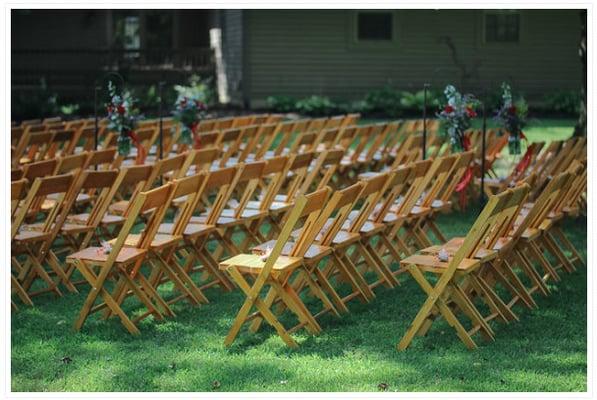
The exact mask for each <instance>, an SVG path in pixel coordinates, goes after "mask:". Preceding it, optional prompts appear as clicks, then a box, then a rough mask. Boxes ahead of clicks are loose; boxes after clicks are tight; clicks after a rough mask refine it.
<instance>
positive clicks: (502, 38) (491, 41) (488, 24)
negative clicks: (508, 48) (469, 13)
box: [482, 10, 522, 45]
mask: <svg viewBox="0 0 597 400" xmlns="http://www.w3.org/2000/svg"><path fill="white" fill-rule="evenodd" d="M500 17H501V18H504V17H506V18H507V17H516V18H515V19H516V22H515V23H512V22H510V23H509V24H510V26H508V24H506V26H505V27H502V29H505V30H508V29H512V25H514V26H515V28H516V31H515V33H513V32H505V33H503V34H502V35H500V34H499V33H500V32H499V30H500V24H501V23H502V24H503V23H504V22H503V21H500ZM489 18H492V19H494V21H489ZM489 29H492V32H490V30H489ZM482 35H483V43H485V44H488V45H517V44H520V42H521V36H522V14H521V12H520V11H519V10H486V11H484V12H483V29H482ZM514 36H515V37H514Z"/></svg>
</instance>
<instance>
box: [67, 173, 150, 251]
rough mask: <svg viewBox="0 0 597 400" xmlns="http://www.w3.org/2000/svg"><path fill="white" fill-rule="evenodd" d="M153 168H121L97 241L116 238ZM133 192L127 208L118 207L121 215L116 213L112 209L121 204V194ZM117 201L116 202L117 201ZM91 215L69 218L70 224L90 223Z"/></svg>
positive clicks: (100, 225) (81, 214) (82, 214)
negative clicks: (119, 197) (119, 195)
mask: <svg viewBox="0 0 597 400" xmlns="http://www.w3.org/2000/svg"><path fill="white" fill-rule="evenodd" d="M151 171H152V167H151V166H150V165H134V166H130V167H124V168H121V169H120V171H119V173H118V177H117V178H116V180H115V181H114V185H113V186H112V189H111V190H110V192H109V194H108V195H107V197H108V200H107V201H108V202H109V206H108V210H107V211H106V212H105V213H103V214H102V216H101V219H100V222H99V225H98V226H97V228H98V231H99V232H98V233H97V236H96V237H97V239H98V240H99V239H107V238H112V237H114V236H116V234H117V230H118V229H119V228H120V227H121V226H122V225H123V224H124V222H125V220H126V218H127V216H128V212H129V211H130V208H131V205H132V203H133V202H134V201H135V198H136V197H137V196H138V194H139V193H140V192H141V191H142V189H143V188H144V187H145V185H146V183H147V180H148V179H149V176H150V174H151ZM127 191H131V192H132V194H131V196H130V199H129V201H127V203H126V204H127V206H126V207H116V209H117V210H120V213H115V212H113V210H112V209H111V207H113V205H114V204H119V201H120V200H117V198H118V194H119V193H121V194H122V193H125V192H127ZM115 200H116V201H115ZM90 217H91V215H90V214H89V213H79V214H76V215H72V216H70V217H69V222H71V223H79V224H86V223H88V221H90Z"/></svg>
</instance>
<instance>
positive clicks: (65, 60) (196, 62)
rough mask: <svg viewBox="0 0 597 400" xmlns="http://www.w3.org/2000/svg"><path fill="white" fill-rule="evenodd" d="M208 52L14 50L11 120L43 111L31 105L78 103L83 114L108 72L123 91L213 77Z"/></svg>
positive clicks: (194, 49)
mask: <svg viewBox="0 0 597 400" xmlns="http://www.w3.org/2000/svg"><path fill="white" fill-rule="evenodd" d="M214 71H215V64H214V56H213V51H212V50H211V49H210V48H208V47H193V48H183V49H169V48H167V49H166V48H152V49H138V50H137V49H135V50H120V49H118V50H112V49H60V50H50V49H15V50H13V51H12V53H11V84H12V105H13V113H12V114H13V118H18V117H22V116H25V115H26V114H29V113H31V112H35V111H36V110H38V109H40V107H41V108H42V109H43V107H47V106H48V105H47V104H41V105H39V104H32V103H43V102H48V101H49V102H52V101H57V102H59V103H69V104H70V103H73V104H80V105H81V108H82V109H83V110H85V111H88V110H87V109H88V108H89V107H90V104H91V102H92V101H93V95H94V87H95V86H96V85H101V86H105V85H106V84H107V80H108V79H109V78H108V76H109V75H110V72H118V73H119V74H120V75H122V76H123V77H124V80H125V81H126V84H127V87H130V88H138V89H139V90H138V91H139V92H143V90H145V88H149V87H151V86H152V85H154V86H155V85H157V84H158V83H159V82H164V83H165V86H172V85H174V84H182V83H185V81H186V80H187V79H188V77H189V76H191V75H193V74H195V75H199V76H201V77H202V78H213V76H214Z"/></svg>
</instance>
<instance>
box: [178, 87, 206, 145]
mask: <svg viewBox="0 0 597 400" xmlns="http://www.w3.org/2000/svg"><path fill="white" fill-rule="evenodd" d="M174 90H176V92H177V93H178V96H177V98H176V102H175V103H174V112H173V116H174V119H175V120H176V121H178V122H179V123H180V124H181V125H182V127H181V134H180V142H181V143H182V144H186V145H191V144H193V142H194V144H195V148H197V147H198V145H199V143H198V137H197V134H196V133H197V132H196V131H197V126H199V122H201V120H202V119H204V118H205V116H206V114H207V101H208V99H209V97H210V93H209V87H208V84H207V83H206V82H202V81H201V79H200V78H199V77H198V76H192V77H191V79H190V80H189V85H188V86H183V85H176V86H174Z"/></svg>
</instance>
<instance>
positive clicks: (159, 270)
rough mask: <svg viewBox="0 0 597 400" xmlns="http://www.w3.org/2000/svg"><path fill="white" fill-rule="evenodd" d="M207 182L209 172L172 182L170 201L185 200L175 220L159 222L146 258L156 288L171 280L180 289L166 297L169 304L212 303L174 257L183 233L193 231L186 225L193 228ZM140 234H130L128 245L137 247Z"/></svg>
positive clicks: (152, 283)
mask: <svg viewBox="0 0 597 400" xmlns="http://www.w3.org/2000/svg"><path fill="white" fill-rule="evenodd" d="M205 182H206V175H205V174H204V173H201V174H197V175H192V176H188V177H184V178H181V179H176V180H174V181H173V182H172V185H173V189H172V193H171V196H170V198H169V199H168V200H167V203H168V204H171V202H172V200H174V199H181V200H183V202H184V203H183V204H182V205H180V206H179V208H178V212H177V213H176V215H175V216H174V219H173V221H172V222H168V223H166V222H162V223H160V224H159V227H158V229H157V234H156V235H155V236H154V238H153V240H152V241H151V244H150V245H149V248H148V254H147V257H146V261H147V262H148V263H149V264H150V265H151V266H152V270H151V275H150V277H149V279H148V280H149V283H150V284H151V286H152V287H153V288H154V289H155V290H156V291H157V289H158V287H159V286H160V285H161V284H163V283H165V282H167V281H170V282H173V283H174V287H175V288H176V289H177V291H178V292H179V295H178V296H177V297H174V298H172V299H170V300H165V301H166V303H167V304H168V305H170V304H173V303H175V302H177V301H180V300H183V299H186V300H188V301H189V302H190V303H191V304H192V305H198V304H199V303H201V302H203V303H208V302H209V301H208V300H207V298H206V297H205V295H204V294H203V292H202V291H201V289H199V288H198V287H197V286H196V285H195V283H194V282H193V280H192V279H191V277H190V276H189V275H188V273H187V271H185V270H184V269H183V268H180V263H179V262H177V260H176V259H175V252H176V251H177V248H178V247H179V244H180V243H181V242H182V240H183V235H184V234H185V232H187V233H189V232H190V231H187V228H191V229H192V227H188V222H189V220H190V218H191V216H192V213H193V210H194V209H195V208H196V206H197V203H198V201H199V199H200V197H201V193H202V192H203V187H204V183H205ZM140 236H141V234H129V235H128V236H127V239H126V241H125V246H135V244H136V243H137V242H138V241H139V239H140ZM112 242H114V240H112ZM176 266H178V267H176Z"/></svg>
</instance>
